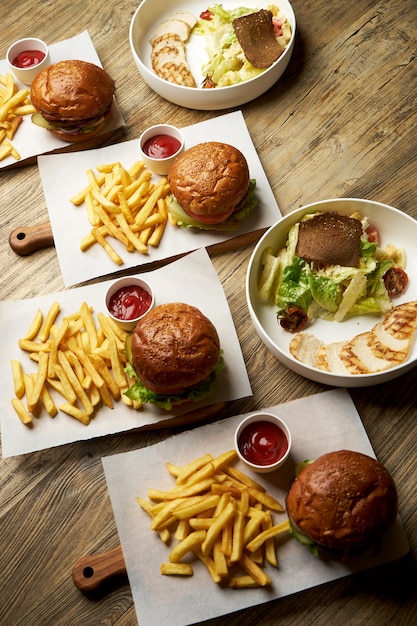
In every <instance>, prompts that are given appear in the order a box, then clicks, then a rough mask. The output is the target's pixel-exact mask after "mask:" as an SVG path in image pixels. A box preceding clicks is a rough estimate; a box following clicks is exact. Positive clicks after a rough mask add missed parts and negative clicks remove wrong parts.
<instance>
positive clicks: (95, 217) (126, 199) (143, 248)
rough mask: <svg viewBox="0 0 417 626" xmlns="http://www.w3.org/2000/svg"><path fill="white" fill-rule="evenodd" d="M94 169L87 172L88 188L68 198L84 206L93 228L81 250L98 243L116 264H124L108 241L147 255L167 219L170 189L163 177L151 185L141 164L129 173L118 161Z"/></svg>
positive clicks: (149, 173)
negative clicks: (116, 242) (115, 241)
mask: <svg viewBox="0 0 417 626" xmlns="http://www.w3.org/2000/svg"><path fill="white" fill-rule="evenodd" d="M96 170H97V172H96V173H95V172H94V171H93V170H92V169H88V170H87V179H88V185H87V186H86V187H85V188H84V189H82V190H81V191H80V192H79V193H77V194H76V195H74V196H73V197H72V198H70V202H71V203H72V204H74V205H75V206H80V205H85V207H86V209H87V215H88V220H89V222H90V224H91V225H92V229H91V231H90V232H89V233H88V234H87V235H86V236H85V237H84V238H83V239H82V241H81V244H80V249H81V250H82V251H83V252H84V251H86V250H88V249H89V248H91V246H92V245H93V244H95V243H98V244H100V245H101V246H102V247H103V249H104V250H105V252H106V253H107V254H108V256H109V257H110V259H111V260H112V261H113V262H114V263H115V264H116V265H123V263H124V260H123V259H122V257H121V256H120V255H119V254H118V252H117V251H116V250H115V249H114V247H113V246H112V245H111V243H110V241H109V239H111V238H113V239H114V240H117V241H119V242H121V243H122V244H123V245H124V246H125V249H126V251H127V252H135V251H136V252H140V253H141V254H147V253H148V248H149V246H152V247H156V246H158V245H159V242H160V241H161V238H162V235H163V234H164V230H165V226H166V223H167V220H168V199H167V196H168V195H169V193H170V187H169V184H168V181H167V179H166V178H160V179H159V180H158V182H156V183H153V182H152V180H151V178H152V173H151V172H150V171H149V170H148V169H147V168H146V167H145V164H144V162H143V161H136V162H135V163H134V164H133V165H132V166H131V167H130V168H129V169H128V170H127V169H125V168H124V167H123V166H122V164H121V163H119V162H117V163H106V164H103V165H98V166H97V167H96Z"/></svg>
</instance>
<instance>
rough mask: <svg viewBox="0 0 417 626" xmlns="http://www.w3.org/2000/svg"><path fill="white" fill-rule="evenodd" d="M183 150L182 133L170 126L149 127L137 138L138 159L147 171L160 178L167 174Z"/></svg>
mask: <svg viewBox="0 0 417 626" xmlns="http://www.w3.org/2000/svg"><path fill="white" fill-rule="evenodd" d="M183 150H184V138H183V136H182V133H181V131H179V130H178V128H175V126H171V125H170V124H157V125H156V126H151V127H150V128H148V129H147V130H145V131H144V132H143V133H142V134H141V136H140V138H139V151H140V158H141V159H142V161H144V162H145V165H146V167H147V168H148V169H149V170H151V171H152V172H154V173H155V174H159V175H160V176H166V175H167V174H168V172H169V170H170V168H171V166H172V165H173V164H174V162H175V161H176V159H177V158H178V157H179V155H180V154H181V152H182V151H183Z"/></svg>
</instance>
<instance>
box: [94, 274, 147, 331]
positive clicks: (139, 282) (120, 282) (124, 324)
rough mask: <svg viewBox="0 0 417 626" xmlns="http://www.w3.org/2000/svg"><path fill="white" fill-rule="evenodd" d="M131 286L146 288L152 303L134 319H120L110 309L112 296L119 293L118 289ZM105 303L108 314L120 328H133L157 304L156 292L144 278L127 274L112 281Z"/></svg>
mask: <svg viewBox="0 0 417 626" xmlns="http://www.w3.org/2000/svg"><path fill="white" fill-rule="evenodd" d="M131 286H137V287H140V288H141V289H144V290H145V291H147V292H148V293H149V294H150V296H151V302H150V305H149V307H148V309H147V310H146V311H145V312H144V313H142V315H139V316H138V317H135V318H133V319H129V320H122V319H119V318H118V317H115V316H114V315H113V314H112V313H111V311H110V310H109V303H110V300H111V298H112V296H113V295H114V294H115V293H117V291H119V289H122V288H126V287H131ZM105 305H106V312H107V315H108V316H109V317H110V318H111V319H112V320H113V321H114V322H116V324H117V325H118V326H120V328H123V329H124V330H128V331H130V330H133V329H134V328H135V326H136V324H137V323H138V321H139V320H140V319H142V318H143V317H144V316H145V315H146V313H148V312H149V311H150V310H151V309H152V307H153V306H154V305H155V294H154V291H153V289H152V286H151V285H150V284H149V283H148V282H147V281H146V280H144V279H143V278H137V277H135V276H126V277H124V278H119V279H117V280H115V281H114V282H112V283H111V285H110V286H109V287H108V288H107V291H106V295H105Z"/></svg>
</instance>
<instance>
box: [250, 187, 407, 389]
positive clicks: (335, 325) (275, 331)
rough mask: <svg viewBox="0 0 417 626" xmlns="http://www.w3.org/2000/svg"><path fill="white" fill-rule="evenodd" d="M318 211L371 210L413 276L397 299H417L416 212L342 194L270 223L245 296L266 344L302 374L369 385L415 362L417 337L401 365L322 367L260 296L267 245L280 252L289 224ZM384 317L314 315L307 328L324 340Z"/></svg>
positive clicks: (354, 331)
mask: <svg viewBox="0 0 417 626" xmlns="http://www.w3.org/2000/svg"><path fill="white" fill-rule="evenodd" d="M314 211H321V212H331V211H336V212H337V213H340V214H343V215H351V214H352V213H354V212H355V211H357V212H358V213H360V214H361V215H362V216H367V217H368V219H369V223H370V225H371V226H375V227H376V228H377V229H378V231H379V236H380V244H379V245H380V247H383V248H384V247H385V246H387V245H388V244H392V245H394V246H395V247H397V248H402V249H403V250H404V252H405V255H406V266H405V270H406V272H407V274H408V278H409V282H408V286H407V288H406V290H405V291H404V292H403V294H401V296H399V297H398V298H395V299H393V304H394V305H398V304H402V303H404V302H411V301H413V300H417V249H416V244H415V242H416V241H417V221H416V220H414V219H413V218H412V217H410V216H409V215H407V214H406V213H403V212H402V211H400V210H398V209H395V208H393V207H391V206H388V205H385V204H381V203H379V202H374V201H371V200H365V199H357V198H339V199H330V200H323V201H321V202H315V203H313V204H309V205H306V206H304V207H302V208H300V209H297V210H296V211H294V212H292V213H290V214H289V215H286V216H285V217H284V218H282V219H280V220H279V221H278V222H276V224H274V225H273V226H271V227H270V228H269V229H268V230H267V231H266V233H265V234H264V235H263V236H262V238H261V239H260V240H259V242H258V243H257V245H256V247H255V249H254V251H253V253H252V256H251V259H250V261H249V265H248V271H247V277H246V299H247V304H248V308H249V313H250V316H251V319H252V322H253V324H254V326H255V329H256V331H257V333H258V335H259V336H260V338H261V339H262V341H263V343H264V344H265V346H266V347H267V348H268V349H269V350H270V352H272V354H273V355H274V356H275V357H276V358H277V359H278V360H279V361H281V363H283V364H284V365H286V366H287V367H288V368H289V369H291V370H293V371H294V372H296V373H297V374H300V375H301V376H304V377H305V378H308V379H310V380H313V381H316V382H319V383H322V384H325V385H332V386H340V387H367V386H370V385H376V384H379V383H383V382H386V381H388V380H392V379H394V378H397V377H398V376H400V375H401V374H403V373H405V372H407V371H408V370H410V369H411V368H413V367H414V366H415V365H416V363H417V343H416V341H414V342H413V344H412V347H411V350H410V353H409V355H408V358H407V359H406V360H405V361H404V362H403V363H402V364H400V365H397V366H395V367H392V368H390V369H387V370H383V371H380V372H378V373H371V374H355V375H354V374H352V375H340V374H336V373H332V372H326V371H322V370H319V369H317V368H315V367H312V366H310V365H307V364H305V363H302V362H301V361H298V360H297V359H295V358H294V357H293V356H292V354H291V353H290V350H289V344H290V341H291V339H292V338H293V337H294V335H293V334H292V333H289V332H287V331H285V330H284V329H283V328H282V327H281V326H280V324H279V322H278V320H277V307H276V305H274V303H273V302H263V301H261V300H260V298H259V297H258V290H259V277H260V274H261V271H262V263H261V259H262V254H263V252H264V250H265V249H266V248H269V247H270V248H272V250H273V251H274V253H275V252H278V251H279V250H280V249H281V248H283V247H284V246H285V243H286V241H287V235H288V232H289V230H290V228H291V227H292V226H293V225H294V224H296V223H297V222H299V221H300V219H301V218H302V217H303V216H304V215H305V214H306V213H311V212H314ZM381 319H383V318H382V316H381V317H376V316H374V315H361V316H356V317H352V318H349V319H346V320H344V321H343V322H331V321H326V320H322V319H317V320H315V321H314V322H313V323H312V324H311V325H309V327H308V328H307V329H306V330H305V331H304V332H306V333H310V334H313V335H315V336H316V337H318V338H319V339H321V340H322V341H324V342H325V343H331V342H333V341H342V340H346V339H351V338H352V337H354V336H356V335H359V334H360V333H363V332H367V331H369V330H371V328H372V327H373V326H374V325H375V324H376V323H377V322H378V321H380V320H381Z"/></svg>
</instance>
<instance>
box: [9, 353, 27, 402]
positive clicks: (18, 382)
mask: <svg viewBox="0 0 417 626" xmlns="http://www.w3.org/2000/svg"><path fill="white" fill-rule="evenodd" d="M10 365H11V367H12V376H13V387H14V392H15V395H16V398H17V399H18V400H21V399H22V398H23V396H24V395H25V381H24V380H23V367H22V364H21V362H20V361H18V360H17V359H12V360H11V361H10Z"/></svg>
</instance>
